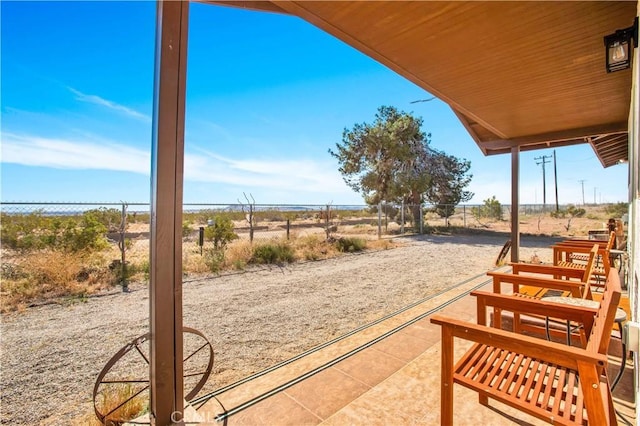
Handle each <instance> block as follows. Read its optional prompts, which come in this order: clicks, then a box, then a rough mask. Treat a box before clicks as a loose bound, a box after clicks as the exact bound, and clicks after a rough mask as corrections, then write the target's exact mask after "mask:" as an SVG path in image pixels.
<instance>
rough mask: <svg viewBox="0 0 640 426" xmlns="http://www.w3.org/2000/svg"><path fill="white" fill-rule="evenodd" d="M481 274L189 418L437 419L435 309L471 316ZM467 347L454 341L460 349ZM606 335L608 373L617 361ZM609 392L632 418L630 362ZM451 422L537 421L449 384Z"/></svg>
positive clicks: (231, 391) (284, 421)
mask: <svg viewBox="0 0 640 426" xmlns="http://www.w3.org/2000/svg"><path fill="white" fill-rule="evenodd" d="M488 283H489V282H488V280H487V277H486V276H484V275H483V276H481V277H476V278H475V279H472V280H469V281H466V282H463V283H461V284H459V285H458V286H457V287H455V288H453V289H451V290H449V291H446V292H443V293H441V294H438V295H436V296H434V297H431V298H429V299H426V300H424V301H422V302H421V303H419V304H417V305H415V306H413V307H409V309H406V310H404V311H403V312H400V313H398V314H397V315H393V316H390V317H388V318H386V319H382V320H380V321H379V322H377V323H375V324H373V325H371V326H369V327H366V328H362V329H360V330H359V331H357V332H354V333H353V334H351V335H349V336H348V337H346V338H343V339H342V340H339V341H337V342H334V343H332V344H329V345H327V346H325V347H323V348H322V349H320V350H317V351H315V352H312V353H308V354H306V355H304V356H302V357H300V358H299V359H295V360H293V361H292V362H289V363H287V364H286V365H283V366H281V367H279V368H275V369H273V370H272V371H269V372H268V373H266V374H263V375H261V376H259V377H256V378H253V379H252V380H249V381H247V382H245V383H242V384H239V385H237V386H235V387H228V388H227V389H226V390H224V391H223V392H219V393H217V394H216V395H215V397H212V398H210V399H209V400H208V401H206V402H204V403H202V402H200V403H199V404H195V407H196V408H197V414H198V416H199V419H193V420H196V421H201V422H202V421H204V422H207V423H209V422H210V423H217V424H227V425H318V424H322V425H436V424H439V423H440V327H438V326H435V325H433V324H431V323H430V322H429V317H430V315H431V314H433V313H435V312H441V313H443V314H445V315H449V316H453V317H457V318H459V319H464V320H468V321H474V322H475V320H476V318H475V312H476V309H475V298H473V297H471V296H468V293H469V291H471V290H474V289H476V288H481V289H483V290H487V291H491V287H490V285H489V284H488ZM469 345H470V343H469V344H467V343H466V342H464V343H463V342H459V343H458V344H456V352H458V353H459V355H460V354H462V353H463V352H464V351H465V350H466V348H468V346H469ZM619 354H620V343H619V340H618V339H617V338H613V339H612V343H611V350H610V366H609V368H610V371H611V373H610V377H615V373H616V372H617V371H618V370H617V369H618V368H619V366H620V358H619ZM625 368H626V372H625V374H624V376H623V378H622V380H621V382H620V383H619V384H618V386H617V388H616V390H615V392H614V400H615V403H616V409H617V411H618V413H619V415H618V421H619V424H621V425H625V424H626V423H627V422H629V423H630V424H635V403H634V401H633V392H632V389H633V379H632V376H633V374H632V371H631V369H632V368H633V363H632V362H631V361H627V364H626V367H625ZM454 389H455V391H454V395H455V396H454V398H455V399H454V407H455V408H454V409H455V418H456V424H458V425H471V424H476V425H512V424H520V425H528V424H532V425H538V424H546V423H544V422H542V421H540V420H538V419H536V418H534V417H531V416H528V415H526V414H524V413H522V412H520V411H517V410H514V409H512V408H510V407H508V406H505V405H503V404H500V403H498V402H495V401H493V400H490V404H489V405H490V407H485V406H482V405H480V404H479V403H478V397H477V394H476V393H475V392H472V391H469V390H467V389H465V388H463V387H462V386H459V385H455V387H454Z"/></svg>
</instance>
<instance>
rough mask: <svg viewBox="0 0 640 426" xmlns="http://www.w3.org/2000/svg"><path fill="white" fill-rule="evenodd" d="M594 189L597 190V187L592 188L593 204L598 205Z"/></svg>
mask: <svg viewBox="0 0 640 426" xmlns="http://www.w3.org/2000/svg"><path fill="white" fill-rule="evenodd" d="M596 189H598V188H597V187H595V186H594V187H593V204H598V202H597V201H596Z"/></svg>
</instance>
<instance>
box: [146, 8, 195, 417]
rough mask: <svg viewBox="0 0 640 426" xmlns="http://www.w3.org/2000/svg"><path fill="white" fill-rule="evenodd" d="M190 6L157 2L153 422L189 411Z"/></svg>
mask: <svg viewBox="0 0 640 426" xmlns="http://www.w3.org/2000/svg"><path fill="white" fill-rule="evenodd" d="M188 19H189V2H181V1H166V2H165V1H159V2H158V3H157V23H156V25H157V27H156V56H155V81H154V99H153V101H154V104H153V140H152V148H151V241H150V263H149V264H150V284H149V285H150V289H149V293H150V298H149V308H150V309H149V310H150V318H149V321H150V329H151V342H150V345H151V347H150V358H151V359H150V366H149V368H150V370H149V374H150V380H151V381H150V392H151V421H152V424H157V425H169V424H172V423H175V422H177V421H180V420H182V413H183V412H184V396H183V365H182V357H183V355H182V351H183V349H182V344H183V343H182V190H183V187H182V185H183V169H184V114H185V91H186V66H187V31H188V25H189V21H188Z"/></svg>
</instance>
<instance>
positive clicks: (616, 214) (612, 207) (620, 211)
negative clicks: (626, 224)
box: [604, 203, 629, 218]
mask: <svg viewBox="0 0 640 426" xmlns="http://www.w3.org/2000/svg"><path fill="white" fill-rule="evenodd" d="M604 211H605V213H606V214H607V215H608V216H610V217H613V218H620V217H622V215H624V214H627V213H629V203H615V204H608V205H607V206H606V207H605V208H604Z"/></svg>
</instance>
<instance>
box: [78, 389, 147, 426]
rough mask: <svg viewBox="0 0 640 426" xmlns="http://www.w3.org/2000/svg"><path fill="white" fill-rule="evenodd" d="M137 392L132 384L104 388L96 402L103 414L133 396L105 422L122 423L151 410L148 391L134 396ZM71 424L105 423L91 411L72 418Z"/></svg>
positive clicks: (96, 425) (90, 424)
mask: <svg viewBox="0 0 640 426" xmlns="http://www.w3.org/2000/svg"><path fill="white" fill-rule="evenodd" d="M136 392H137V389H135V388H134V387H133V386H131V385H130V384H118V385H111V386H109V387H108V388H106V389H103V390H102V391H101V392H100V393H99V394H98V397H97V402H96V405H97V407H98V410H99V411H100V412H101V413H103V414H106V413H108V412H110V411H111V410H113V409H114V408H116V407H117V406H118V405H120V404H121V403H122V402H124V401H126V400H127V399H129V398H132V399H131V400H130V401H129V402H127V403H126V404H124V405H123V406H122V407H120V408H118V409H117V410H116V411H114V412H113V413H112V414H110V415H109V416H107V417H106V418H105V423H104V424H106V425H116V424H121V422H122V421H123V420H124V421H128V420H133V419H136V418H138V417H140V416H141V415H143V414H144V413H146V412H147V411H148V410H149V397H148V392H142V393H141V394H140V395H137V396H135V397H134V394H135V393H136ZM70 424H72V425H78V426H80V425H83V426H84V425H87V426H101V425H102V424H103V423H102V422H101V421H100V420H98V418H97V417H96V415H95V414H94V413H93V412H91V413H87V414H85V415H83V416H81V417H79V418H76V419H72V420H71V421H70Z"/></svg>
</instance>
